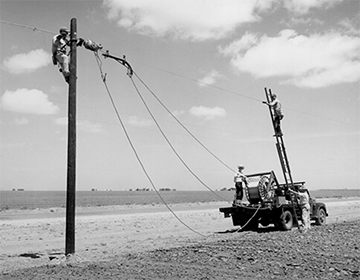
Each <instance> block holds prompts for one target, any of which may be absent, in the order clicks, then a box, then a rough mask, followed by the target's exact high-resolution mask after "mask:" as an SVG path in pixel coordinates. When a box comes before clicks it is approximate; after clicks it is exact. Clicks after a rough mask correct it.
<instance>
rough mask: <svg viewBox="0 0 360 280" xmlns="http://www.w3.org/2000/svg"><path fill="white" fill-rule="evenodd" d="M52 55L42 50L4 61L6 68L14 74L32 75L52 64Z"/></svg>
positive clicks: (18, 55)
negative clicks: (31, 73)
mask: <svg viewBox="0 0 360 280" xmlns="http://www.w3.org/2000/svg"><path fill="white" fill-rule="evenodd" d="M50 57H51V56H50V54H49V53H47V52H46V51H44V50H42V49H37V50H35V51H30V52H29V53H21V54H17V55H14V56H12V57H10V58H6V59H5V60H4V63H3V65H4V68H5V69H6V70H7V71H9V72H10V73H12V74H22V73H30V72H34V71H35V70H37V69H39V68H41V67H44V66H47V65H48V64H50V62H51V59H50Z"/></svg>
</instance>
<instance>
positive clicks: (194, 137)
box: [134, 71, 236, 172]
mask: <svg viewBox="0 0 360 280" xmlns="http://www.w3.org/2000/svg"><path fill="white" fill-rule="evenodd" d="M134 75H135V76H136V78H138V79H139V81H140V82H141V83H142V84H143V85H144V86H145V87H146V88H147V90H148V91H149V92H150V93H151V94H152V95H153V96H154V97H155V99H156V100H157V101H158V102H159V103H160V105H161V106H163V108H164V109H165V110H166V111H167V112H168V113H169V114H170V115H171V116H172V117H173V118H174V120H175V121H176V122H177V123H178V124H179V125H180V126H181V127H182V128H183V129H185V131H186V132H187V133H188V134H189V135H190V136H191V137H192V138H193V139H194V140H195V141H196V142H198V143H199V144H200V146H201V147H203V148H204V149H205V150H206V151H207V152H208V153H209V154H211V155H212V156H213V157H214V158H215V159H216V160H218V161H219V162H220V163H221V164H222V165H224V166H225V167H227V168H228V169H229V170H231V171H233V172H236V171H235V170H234V169H232V168H231V167H230V166H229V165H227V164H226V163H225V162H223V161H222V160H221V159H220V158H219V157H217V156H216V155H215V154H214V153H213V152H212V151H210V150H209V149H208V148H207V147H206V146H205V145H204V144H203V143H202V142H201V141H200V140H199V139H197V138H196V136H195V135H194V134H193V133H191V131H190V130H189V129H188V128H187V127H186V126H184V125H183V124H182V123H181V122H180V120H179V119H178V118H177V117H176V116H175V115H174V114H173V113H172V112H171V111H170V110H169V109H168V108H167V107H166V106H165V104H164V103H163V102H162V101H161V100H160V99H159V98H158V97H157V95H156V94H155V93H154V92H153V91H152V90H151V89H150V87H149V86H148V85H147V84H146V83H145V82H144V81H143V80H142V79H141V78H140V77H139V75H138V74H137V73H136V72H135V71H134Z"/></svg>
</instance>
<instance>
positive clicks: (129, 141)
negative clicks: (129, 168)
mask: <svg viewBox="0 0 360 280" xmlns="http://www.w3.org/2000/svg"><path fill="white" fill-rule="evenodd" d="M94 54H95V59H96V61H97V64H98V67H99V71H100V75H101V79H102V81H103V83H104V85H105V89H106V91H107V94H108V96H109V98H110V101H111V104H112V106H113V108H114V111H115V113H116V116H117V118H118V120H119V122H120V124H121V127H122V129H123V131H124V133H125V136H126V139H127V140H128V143H129V145H130V147H131V149H132V151H133V153H134V155H135V157H136V159H137V161H138V163H139V164H140V166H141V169H142V170H143V172H144V174H145V176H146V178H147V179H148V181H149V183H150V184H151V186H152V188H153V189H154V190H155V192H156V194H157V195H158V196H159V198H160V199H161V201H162V202H163V204H164V205H165V206H166V208H167V209H168V210H169V211H170V212H171V213H172V215H173V216H174V217H175V218H176V219H177V220H178V221H179V222H180V223H181V224H182V225H184V226H185V227H186V228H188V229H189V230H190V231H192V232H194V233H196V234H198V235H200V236H203V237H206V236H205V235H204V234H202V233H200V232H198V231H196V230H194V229H193V228H191V227H190V226H189V225H187V224H186V223H185V222H184V221H182V220H181V219H180V218H179V216H178V215H177V214H176V213H175V212H174V211H173V210H172V209H171V208H170V206H169V205H168V204H167V202H166V201H165V200H164V198H163V197H162V196H161V194H160V193H159V191H158V189H157V188H156V186H155V184H154V182H153V181H152V179H151V177H150V175H149V174H148V172H147V170H146V168H145V166H144V164H143V162H142V160H141V158H140V156H139V154H138V152H137V150H136V148H135V146H134V144H133V142H132V140H131V138H130V135H129V133H128V131H127V129H126V127H125V124H124V122H123V121H122V118H121V115H120V113H119V111H118V109H117V107H116V104H115V102H114V99H113V97H112V94H111V92H110V89H109V87H108V85H107V82H106V74H104V72H103V70H102V62H101V59H100V57H99V55H98V53H97V52H94Z"/></svg>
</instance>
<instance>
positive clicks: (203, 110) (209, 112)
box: [190, 106, 226, 120]
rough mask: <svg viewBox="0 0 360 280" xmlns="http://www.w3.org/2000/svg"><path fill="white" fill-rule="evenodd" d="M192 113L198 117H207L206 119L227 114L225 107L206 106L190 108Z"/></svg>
mask: <svg viewBox="0 0 360 280" xmlns="http://www.w3.org/2000/svg"><path fill="white" fill-rule="evenodd" d="M190 114H192V115H193V116H196V117H200V118H205V119H206V120H213V119H215V118H216V117H224V116H226V111H225V109H224V108H220V107H214V108H208V107H204V106H194V107H192V108H191V109H190Z"/></svg>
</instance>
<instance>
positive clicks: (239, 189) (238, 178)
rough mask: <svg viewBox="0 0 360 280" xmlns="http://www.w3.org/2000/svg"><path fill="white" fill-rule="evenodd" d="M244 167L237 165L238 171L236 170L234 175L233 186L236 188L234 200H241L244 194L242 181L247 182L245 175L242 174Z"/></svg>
mask: <svg viewBox="0 0 360 280" xmlns="http://www.w3.org/2000/svg"><path fill="white" fill-rule="evenodd" d="M244 169H245V166H243V165H239V166H238V172H236V174H235V176H234V182H235V188H236V193H235V201H236V200H240V201H241V200H242V199H243V196H244V190H243V183H245V184H246V185H247V183H248V179H247V177H246V176H245V175H244V174H243V170H244Z"/></svg>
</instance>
